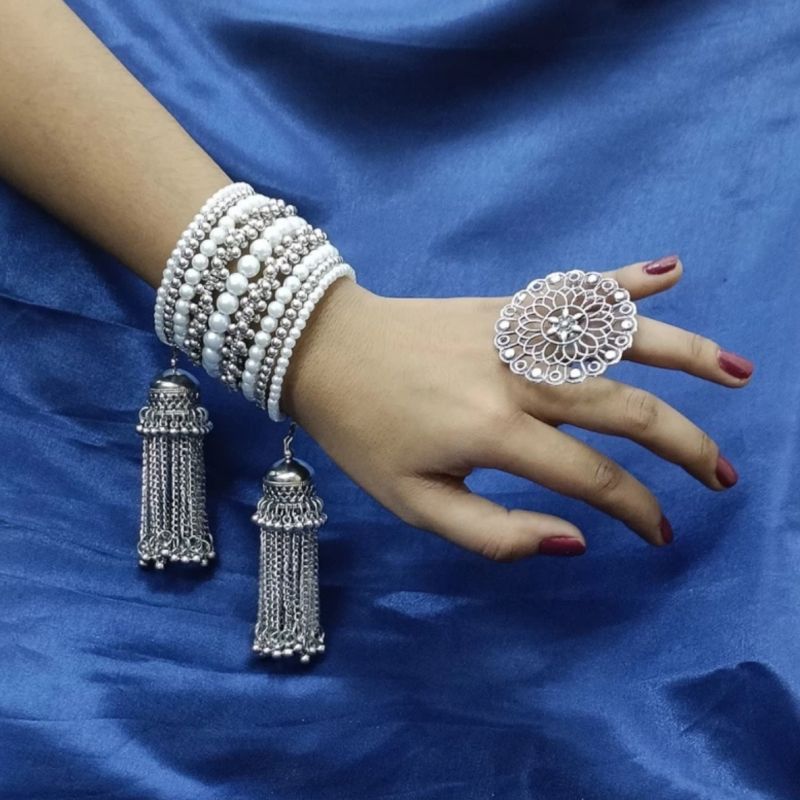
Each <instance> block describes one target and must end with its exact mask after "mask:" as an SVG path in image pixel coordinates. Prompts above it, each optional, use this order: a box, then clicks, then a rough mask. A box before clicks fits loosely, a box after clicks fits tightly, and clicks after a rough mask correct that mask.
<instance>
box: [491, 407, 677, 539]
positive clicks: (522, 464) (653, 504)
mask: <svg viewBox="0 0 800 800" xmlns="http://www.w3.org/2000/svg"><path fill="white" fill-rule="evenodd" d="M490 459H491V463H487V464H485V465H484V466H487V467H495V468H497V469H502V470H504V471H506V472H511V473H513V474H514V475H519V476H521V477H524V478H528V479H529V480H532V481H535V482H536V483H540V484H541V485H542V486H546V487H547V488H548V489H553V490H554V491H556V492H560V493H561V494H565V495H568V496H569V497H575V498H578V499H579V500H584V501H585V502H587V503H590V504H591V505H593V506H595V508H599V509H600V510H601V511H605V512H606V513H607V514H610V515H611V516H612V517H616V518H617V519H619V520H621V521H622V522H623V523H624V524H625V525H627V526H628V527H629V528H630V529H631V530H632V531H634V533H637V534H638V535H639V536H641V537H642V538H643V539H644V540H645V541H647V542H650V544H654V545H661V544H669V542H670V541H671V539H672V534H671V529H670V527H669V522H667V520H666V517H664V515H663V514H662V513H661V507H660V506H659V503H658V500H656V498H655V497H654V496H653V494H652V493H651V492H650V490H649V489H647V488H646V487H645V486H643V485H642V484H641V483H640V482H639V481H638V480H636V478H634V477H633V475H631V474H630V473H629V472H627V471H626V470H624V469H623V468H622V467H621V466H619V464H617V463H616V462H615V461H613V460H612V459H610V458H608V457H607V456H604V455H603V454H602V453H598V452H597V451H596V450H594V449H593V448H591V447H589V446H588V445H586V444H584V443H583V442H579V441H578V440H577V439H575V438H573V437H572V436H569V435H567V434H566V433H562V432H561V431H559V430H556V429H555V428H553V427H551V426H550V425H547V424H545V423H543V422H539V421H537V420H535V419H534V418H533V417H530V416H528V415H527V414H520V416H519V418H518V420H517V421H515V423H514V424H513V426H512V427H511V429H510V430H509V431H508V432H507V434H506V435H505V436H504V437H503V439H502V441H500V442H498V443H497V445H496V450H495V451H494V453H492V454H491V455H490Z"/></svg>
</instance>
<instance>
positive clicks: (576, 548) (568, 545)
mask: <svg viewBox="0 0 800 800" xmlns="http://www.w3.org/2000/svg"><path fill="white" fill-rule="evenodd" d="M585 552H586V545H585V544H584V543H583V542H582V541H581V540H580V539H573V538H572V537H571V536H551V537H550V538H549V539H544V540H542V541H541V542H540V543H539V555H540V556H582V555H583V554H584V553H585Z"/></svg>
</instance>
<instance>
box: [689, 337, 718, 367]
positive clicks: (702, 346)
mask: <svg viewBox="0 0 800 800" xmlns="http://www.w3.org/2000/svg"><path fill="white" fill-rule="evenodd" d="M713 346H714V343H713V342H712V341H711V340H710V339H707V338H706V337H705V336H702V335H701V334H699V333H693V334H691V336H690V337H689V357H690V358H691V359H692V361H699V360H700V359H701V358H703V356H704V355H706V353H709V352H710V351H711V350H712V349H713Z"/></svg>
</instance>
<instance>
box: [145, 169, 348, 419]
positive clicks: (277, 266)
mask: <svg viewBox="0 0 800 800" xmlns="http://www.w3.org/2000/svg"><path fill="white" fill-rule="evenodd" d="M341 277H349V278H351V279H352V280H355V272H354V271H353V269H352V267H351V266H350V265H349V264H346V263H344V262H343V261H342V258H341V256H340V255H339V252H338V250H337V249H336V248H335V247H333V245H331V244H330V243H329V242H328V241H327V237H326V235H325V233H324V232H323V231H322V230H320V229H319V228H312V227H311V226H310V225H309V224H308V223H307V222H306V221H305V220H304V219H303V218H302V217H299V216H297V210H296V209H295V207H294V206H292V205H288V204H286V203H285V202H284V201H283V200H280V199H277V198H276V199H273V198H269V197H265V196H264V195H261V194H256V193H255V192H254V190H253V188H252V187H251V186H250V185H248V184H246V183H234V184H230V185H229V186H226V187H223V188H222V189H220V190H219V191H217V192H215V193H214V194H213V195H212V196H211V197H210V198H209V199H208V200H207V201H206V202H205V203H204V204H203V206H202V208H201V209H200V211H199V212H198V213H197V214H196V215H195V216H194V218H193V219H192V221H191V222H190V223H189V225H188V226H187V228H186V230H185V231H184V232H183V233H182V234H181V237H180V239H179V240H178V242H177V244H176V247H175V249H174V250H173V251H172V253H171V254H170V257H169V258H168V260H167V263H166V266H165V268H164V272H163V274H162V279H161V285H160V286H159V288H158V291H157V293H156V302H155V308H154V312H153V321H154V325H155V329H156V334H157V335H158V337H159V339H161V341H162V342H164V343H165V344H168V345H171V346H173V347H177V348H179V349H180V350H182V351H183V352H185V353H186V354H187V355H188V356H189V358H190V359H191V360H192V361H193V362H194V363H196V364H202V365H203V367H204V368H205V369H206V370H207V372H208V373H209V374H210V375H212V376H214V377H218V378H220V379H221V380H222V381H223V383H225V384H226V385H227V386H228V387H229V388H232V389H241V391H242V393H243V394H244V396H245V397H247V399H249V400H252V401H254V402H256V403H257V404H258V405H259V406H261V407H262V408H265V409H266V410H267V411H268V413H269V415H270V418H271V419H273V420H275V421H279V420H281V419H283V418H284V415H283V414H282V412H281V411H280V398H281V392H282V387H283V381H284V377H285V375H286V371H287V369H288V367H289V362H290V359H291V356H292V352H293V351H294V348H295V346H296V344H297V341H298V340H299V338H300V335H301V334H302V331H303V330H304V329H305V327H306V325H307V321H308V319H309V317H310V315H311V313H312V312H313V310H314V308H315V307H316V305H317V303H318V302H319V300H320V299H321V298H322V296H323V295H324V294H325V292H326V291H327V289H328V288H329V287H330V286H331V285H332V284H333V283H334V282H335V281H336V280H338V279H339V278H341Z"/></svg>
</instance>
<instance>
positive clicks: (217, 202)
mask: <svg viewBox="0 0 800 800" xmlns="http://www.w3.org/2000/svg"><path fill="white" fill-rule="evenodd" d="M252 193H253V188H252V187H251V186H248V185H247V184H246V183H232V184H230V185H228V186H225V187H223V188H222V189H220V190H219V191H218V192H215V193H214V194H213V195H212V196H211V197H210V198H209V199H208V200H207V201H206V202H205V203H204V204H203V207H202V208H201V209H200V211H199V212H198V213H197V214H195V216H194V218H193V219H192V221H191V222H190V223H189V225H188V227H187V228H186V230H185V231H184V232H183V233H182V234H181V236H180V238H179V239H178V242H177V244H176V246H175V249H174V250H173V251H172V253H171V254H170V257H169V258H168V259H167V263H166V266H165V268H164V272H163V274H162V278H161V286H160V287H159V289H158V291H157V293H156V304H155V310H154V315H153V316H154V319H153V321H154V324H155V329H156V334H157V336H158V338H159V339H160V340H161V341H162V342H164V344H167V345H174V344H175V342H174V337H173V333H174V327H175V325H176V323H177V327H178V329H179V331H180V330H181V329H182V328H183V326H184V324H185V322H186V321H188V314H189V302H188V300H189V299H190V298H187V296H188V295H189V292H188V290H186V289H184V290H183V292H184V294H183V295H181V289H182V286H183V284H184V275H185V272H186V270H187V269H189V268H190V264H191V263H192V259H193V258H194V257H195V256H196V255H197V254H198V250H199V248H200V246H201V244H202V242H203V241H204V240H205V237H206V236H207V235H209V234H210V232H211V231H212V229H213V228H214V226H216V225H217V222H218V220H219V219H220V217H222V215H223V214H224V213H225V212H226V211H227V209H228V208H230V207H231V206H232V205H234V204H235V203H237V202H238V201H239V200H241V199H243V198H245V197H247V196H248V195H250V194H252ZM181 300H183V301H184V302H183V303H180V301H181ZM179 303H180V305H179ZM176 314H178V315H179V316H178V317H177V319H176V317H175V315H176Z"/></svg>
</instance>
